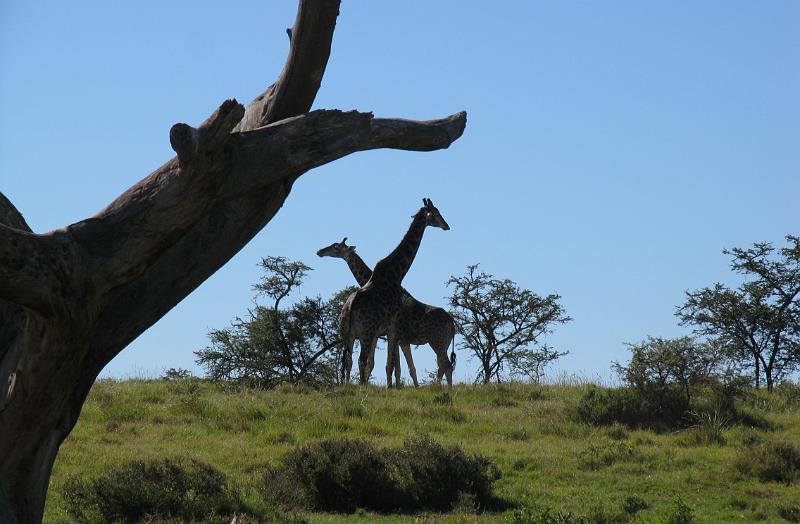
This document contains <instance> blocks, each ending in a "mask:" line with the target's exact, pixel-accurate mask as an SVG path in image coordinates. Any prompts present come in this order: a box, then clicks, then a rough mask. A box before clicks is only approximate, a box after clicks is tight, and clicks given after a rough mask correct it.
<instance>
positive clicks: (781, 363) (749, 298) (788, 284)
mask: <svg viewBox="0 0 800 524" xmlns="http://www.w3.org/2000/svg"><path fill="white" fill-rule="evenodd" d="M786 240H787V241H788V246H786V247H783V248H781V249H780V250H777V253H776V249H775V248H774V247H773V246H772V244H770V243H768V242H761V243H755V244H753V247H752V248H749V249H741V248H733V249H730V250H727V249H726V250H724V251H723V253H724V254H726V255H731V257H732V260H731V269H732V270H733V271H735V272H736V273H739V274H741V275H744V276H745V279H746V280H745V282H744V283H743V284H742V285H741V286H739V288H738V289H731V288H729V287H727V286H725V285H724V284H720V283H716V284H714V286H713V287H707V288H703V289H700V290H697V291H687V292H686V302H685V303H684V304H683V305H682V306H680V307H679V308H678V309H677V311H676V315H677V316H678V317H679V318H680V319H681V324H691V325H694V326H695V328H696V329H695V330H696V332H697V333H699V334H703V335H710V336H713V337H718V338H719V340H720V341H722V342H723V343H725V345H726V346H727V348H728V350H729V351H730V353H731V354H732V355H733V356H734V357H735V358H736V359H737V360H738V361H739V362H740V363H741V364H742V365H743V366H745V367H749V368H751V369H752V370H753V377H754V381H755V386H756V387H757V388H758V387H760V386H761V379H762V376H763V378H764V379H765V381H766V383H767V389H768V390H770V391H772V389H773V387H774V386H775V382H776V381H778V380H780V379H781V378H782V377H783V376H785V375H786V374H787V373H790V372H791V371H793V370H795V369H798V368H800V300H799V299H798V295H800V238H798V237H795V236H791V235H790V236H787V237H786ZM776 255H777V256H776Z"/></svg>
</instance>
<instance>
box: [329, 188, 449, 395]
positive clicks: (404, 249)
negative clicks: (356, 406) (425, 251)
mask: <svg viewBox="0 0 800 524" xmlns="http://www.w3.org/2000/svg"><path fill="white" fill-rule="evenodd" d="M422 203H423V206H422V208H420V210H419V211H417V212H416V213H415V214H414V218H413V219H412V221H411V226H409V228H408V231H407V232H406V234H405V235H404V236H403V239H402V240H401V241H400V243H399V244H398V245H397V247H395V248H394V250H392V252H391V253H389V254H388V255H387V256H386V257H384V258H383V259H381V260H380V261H379V262H378V263H377V264H376V265H375V269H373V270H372V276H371V277H370V278H369V280H368V281H367V283H366V284H365V285H364V286H363V287H362V288H361V289H359V290H358V291H356V292H354V293H353V294H351V295H350V296H349V297H348V298H347V301H346V302H345V304H344V307H343V308H342V314H341V316H340V318H339V329H340V333H341V334H342V339H343V340H344V344H345V346H344V347H345V350H344V355H345V356H347V355H351V354H352V352H353V343H354V341H355V339H356V338H358V340H359V342H360V346H361V352H360V354H359V357H358V370H359V379H360V381H361V383H362V384H366V383H368V382H369V377H370V375H371V374H372V368H373V367H374V365H375V344H376V343H377V341H378V336H379V335H380V334H381V333H386V338H387V341H388V351H389V364H387V367H386V370H387V376H386V382H387V385H388V386H390V387H391V383H392V377H391V370H392V369H393V364H394V361H395V360H398V359H393V358H392V357H393V355H397V331H398V327H399V326H398V324H397V317H398V315H399V313H400V310H401V309H402V302H403V301H402V299H403V288H402V286H401V283H402V281H403V278H404V277H405V276H406V273H408V270H409V268H410V267H411V264H412V263H413V262H414V257H416V255H417V251H418V250H419V244H420V242H421V241H422V235H423V234H424V233H425V228H427V227H428V226H433V227H438V228H441V229H443V230H445V231H447V230H448V229H450V226H448V225H447V222H445V220H444V218H442V215H441V214H440V213H439V210H438V209H436V206H434V205H433V202H431V200H430V199H427V198H424V199H422ZM346 371H347V370H345V372H346Z"/></svg>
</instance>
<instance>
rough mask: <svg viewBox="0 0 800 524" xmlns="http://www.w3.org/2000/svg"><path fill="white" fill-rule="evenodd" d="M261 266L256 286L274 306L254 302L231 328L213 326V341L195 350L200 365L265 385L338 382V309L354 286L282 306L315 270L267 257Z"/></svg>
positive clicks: (216, 375) (224, 376) (215, 375)
mask: <svg viewBox="0 0 800 524" xmlns="http://www.w3.org/2000/svg"><path fill="white" fill-rule="evenodd" d="M261 267H262V268H263V269H264V270H265V271H266V273H267V274H266V275H265V276H264V277H263V278H262V279H261V282H259V283H258V284H256V286H255V288H256V289H257V290H258V291H259V293H261V294H264V295H266V296H267V297H269V298H270V300H271V304H270V305H269V306H261V305H256V307H255V308H253V309H252V310H250V311H249V315H248V318H246V319H241V318H236V319H234V321H233V322H232V323H231V327H229V328H224V329H215V330H212V331H211V332H210V333H209V339H210V342H211V345H210V346H208V347H206V348H204V349H201V350H200V351H196V352H195V355H196V356H197V363H198V364H200V365H201V366H203V367H204V368H205V369H206V372H207V374H208V376H209V378H211V379H212V380H219V381H234V382H242V383H244V384H247V385H250V386H255V387H261V388H272V387H275V386H277V385H279V384H283V383H288V384H295V385H297V384H304V385H308V386H313V387H319V386H330V385H335V384H337V383H338V380H339V371H338V370H339V365H340V363H341V347H342V344H341V337H340V336H339V312H340V311H341V308H342V306H343V305H344V302H345V300H346V299H347V297H348V296H349V295H350V293H352V292H353V291H355V288H353V287H349V288H346V289H344V290H342V291H339V292H338V293H335V294H334V295H333V296H332V297H331V298H330V299H328V300H323V299H322V298H321V297H319V296H317V297H313V298H311V297H304V298H302V299H301V300H299V301H298V302H296V303H294V304H292V305H291V306H290V307H288V308H283V307H281V303H282V302H283V300H284V299H286V298H287V297H288V296H289V295H290V294H291V293H292V292H293V291H294V290H295V289H296V288H297V287H298V286H300V285H301V284H302V281H303V278H304V276H305V275H306V273H307V272H308V271H310V270H311V268H309V267H308V266H306V265H305V264H303V263H302V262H293V261H288V260H286V259H285V258H283V257H266V258H264V259H262V261H261Z"/></svg>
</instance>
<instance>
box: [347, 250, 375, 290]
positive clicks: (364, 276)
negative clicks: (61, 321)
mask: <svg viewBox="0 0 800 524" xmlns="http://www.w3.org/2000/svg"><path fill="white" fill-rule="evenodd" d="M343 258H344V261H345V262H347V267H349V268H350V272H351V273H352V274H353V276H354V277H355V278H356V282H358V285H359V286H362V287H363V286H364V284H366V283H367V282H369V279H370V277H372V270H371V269H370V268H369V266H368V265H367V264H366V263H365V262H364V260H363V259H362V258H361V257H360V256H358V254H357V253H356V252H355V251H353V250H352V249H351V250H349V253H348V254H347V255H346V256H344V257H343Z"/></svg>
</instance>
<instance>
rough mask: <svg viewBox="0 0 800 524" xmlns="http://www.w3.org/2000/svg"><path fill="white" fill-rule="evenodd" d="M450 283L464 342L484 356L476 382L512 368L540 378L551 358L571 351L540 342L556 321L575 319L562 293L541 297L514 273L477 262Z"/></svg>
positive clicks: (455, 317)
mask: <svg viewBox="0 0 800 524" xmlns="http://www.w3.org/2000/svg"><path fill="white" fill-rule="evenodd" d="M447 285H448V286H452V287H453V292H452V295H451V296H450V306H451V307H452V310H451V314H452V315H453V320H455V322H456V327H457V329H458V332H459V333H460V334H461V336H462V337H463V339H464V340H463V341H462V342H461V343H460V345H461V347H462V348H464V349H467V350H469V351H471V352H472V354H473V355H474V356H475V358H477V359H478V361H479V362H480V367H479V368H478V373H477V376H476V378H475V381H476V382H483V383H484V384H486V383H489V382H491V381H492V380H496V381H497V382H500V380H501V378H502V377H503V376H504V373H506V372H507V373H508V374H510V375H517V376H524V377H527V378H530V379H532V380H534V381H539V380H540V379H541V377H542V375H543V373H544V368H545V367H546V366H547V365H548V364H549V363H551V362H553V361H555V360H556V359H558V358H560V357H562V356H564V355H566V354H567V353H566V352H558V351H556V350H554V349H553V348H551V347H550V346H547V345H546V344H542V343H540V339H541V338H542V337H543V336H544V335H545V334H547V333H550V332H551V331H552V328H553V326H554V325H556V324H564V323H566V322H569V321H570V320H572V319H571V318H570V317H568V316H567V315H566V314H565V313H564V310H563V308H562V307H561V304H559V303H558V299H559V298H561V297H560V296H559V295H556V294H551V295H547V296H546V297H540V296H539V295H537V294H536V293H534V292H532V291H529V290H527V289H522V288H520V287H519V286H518V285H517V284H516V283H514V282H512V281H511V280H509V279H503V280H499V279H496V278H494V276H493V275H490V274H488V273H483V272H478V266H477V264H476V265H472V266H469V267H467V272H466V274H465V275H464V276H460V277H455V276H453V277H450V280H448V281H447Z"/></svg>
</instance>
